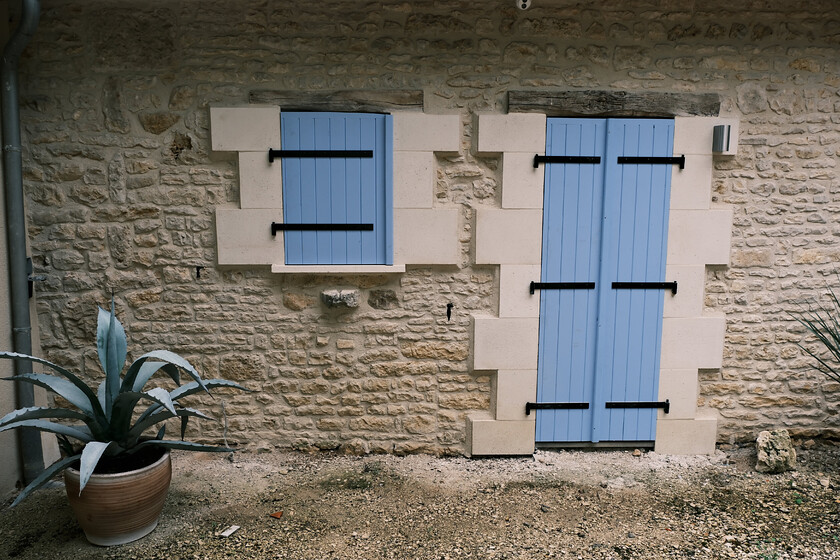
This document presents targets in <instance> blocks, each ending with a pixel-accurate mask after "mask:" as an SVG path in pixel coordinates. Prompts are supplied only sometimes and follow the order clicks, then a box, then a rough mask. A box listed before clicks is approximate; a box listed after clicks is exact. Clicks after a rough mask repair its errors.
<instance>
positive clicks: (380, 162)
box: [281, 112, 393, 265]
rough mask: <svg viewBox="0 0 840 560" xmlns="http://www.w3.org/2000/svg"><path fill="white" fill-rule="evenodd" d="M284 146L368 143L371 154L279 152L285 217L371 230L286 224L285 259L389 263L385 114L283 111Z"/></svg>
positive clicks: (331, 147)
mask: <svg viewBox="0 0 840 560" xmlns="http://www.w3.org/2000/svg"><path fill="white" fill-rule="evenodd" d="M281 132H282V142H283V146H282V148H283V149H284V150H372V151H373V157H372V158H358V157H334V158H283V160H282V165H283V221H284V222H285V223H286V224H373V231H290V230H287V231H286V232H285V252H286V264H290V265H294V264H335V265H342V264H393V256H392V255H393V233H392V232H393V227H392V220H393V202H392V165H393V162H392V156H391V153H392V136H393V135H392V131H391V117H390V115H374V114H354V113H298V112H282V113H281Z"/></svg>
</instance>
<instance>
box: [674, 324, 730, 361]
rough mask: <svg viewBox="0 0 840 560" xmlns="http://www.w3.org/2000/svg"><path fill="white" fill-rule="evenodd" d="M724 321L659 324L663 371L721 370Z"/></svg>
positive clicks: (724, 330)
mask: <svg viewBox="0 0 840 560" xmlns="http://www.w3.org/2000/svg"><path fill="white" fill-rule="evenodd" d="M725 332H726V319H725V318H724V317H690V318H665V319H663V320H662V358H661V360H660V364H659V365H660V368H662V369H694V370H697V369H720V367H721V365H722V362H723V337H724V334H725Z"/></svg>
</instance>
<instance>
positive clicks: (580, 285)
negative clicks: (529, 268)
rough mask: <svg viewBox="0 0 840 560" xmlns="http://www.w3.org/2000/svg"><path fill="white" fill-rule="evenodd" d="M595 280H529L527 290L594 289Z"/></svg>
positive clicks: (532, 293)
mask: <svg viewBox="0 0 840 560" xmlns="http://www.w3.org/2000/svg"><path fill="white" fill-rule="evenodd" d="M594 289H595V282H531V284H530V285H529V291H530V292H531V295H534V291H535V290H594Z"/></svg>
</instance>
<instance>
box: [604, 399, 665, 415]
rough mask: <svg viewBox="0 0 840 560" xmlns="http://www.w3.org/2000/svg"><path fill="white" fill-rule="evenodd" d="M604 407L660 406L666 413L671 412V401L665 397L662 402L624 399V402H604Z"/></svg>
mask: <svg viewBox="0 0 840 560" xmlns="http://www.w3.org/2000/svg"><path fill="white" fill-rule="evenodd" d="M604 407H605V408H661V409H662V412H664V413H665V414H668V413H669V412H671V401H670V399H665V400H664V401H662V402H657V401H624V402H606V403H604Z"/></svg>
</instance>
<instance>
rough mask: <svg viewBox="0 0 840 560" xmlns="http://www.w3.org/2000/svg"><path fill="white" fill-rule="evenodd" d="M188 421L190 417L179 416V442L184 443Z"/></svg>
mask: <svg viewBox="0 0 840 560" xmlns="http://www.w3.org/2000/svg"><path fill="white" fill-rule="evenodd" d="M189 421H190V417H189V416H187V415H186V414H185V415H183V416H181V441H184V436H185V435H186V433H187V423H188V422H189Z"/></svg>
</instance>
